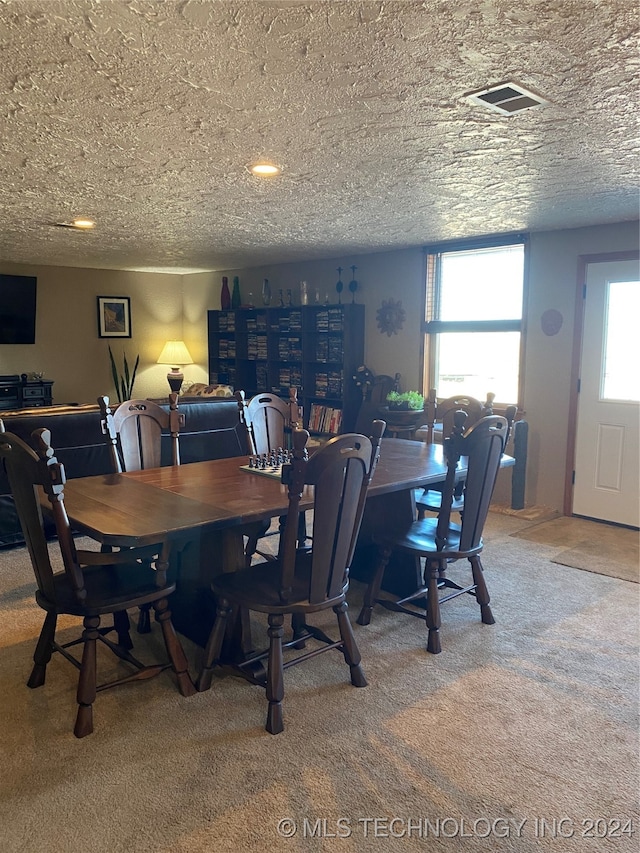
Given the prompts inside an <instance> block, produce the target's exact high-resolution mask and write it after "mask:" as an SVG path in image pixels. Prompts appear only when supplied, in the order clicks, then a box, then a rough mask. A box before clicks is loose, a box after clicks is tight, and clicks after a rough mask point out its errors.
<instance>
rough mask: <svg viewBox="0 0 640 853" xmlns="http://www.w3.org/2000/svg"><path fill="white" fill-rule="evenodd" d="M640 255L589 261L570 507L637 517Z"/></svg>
mask: <svg viewBox="0 0 640 853" xmlns="http://www.w3.org/2000/svg"><path fill="white" fill-rule="evenodd" d="M639 279H640V274H639V269H638V261H610V262H606V263H593V264H588V266H587V290H586V297H585V306H584V329H583V337H582V357H581V366H580V394H579V396H578V420H577V433H576V460H575V483H574V489H573V512H574V513H575V514H576V515H585V516H588V517H590V518H597V519H602V520H603V521H613V522H616V523H618V524H627V525H631V526H633V527H638V525H639V522H640V496H639V495H640V455H639V450H638V445H639V435H640V326H639V323H638V321H639V319H640V281H639Z"/></svg>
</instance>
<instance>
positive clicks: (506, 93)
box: [465, 83, 549, 115]
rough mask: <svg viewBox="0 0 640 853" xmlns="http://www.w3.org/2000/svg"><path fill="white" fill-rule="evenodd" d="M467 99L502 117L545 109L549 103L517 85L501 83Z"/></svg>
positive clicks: (472, 94)
mask: <svg viewBox="0 0 640 853" xmlns="http://www.w3.org/2000/svg"><path fill="white" fill-rule="evenodd" d="M465 98H466V99H467V100H468V101H471V103H472V104H480V105H481V106H483V107H487V108H488V109H490V110H493V111H494V112H496V113H502V115H513V114H514V113H521V112H522V111H523V110H528V109H531V107H544V106H546V105H547V104H548V103H549V101H545V99H544V98H541V97H540V95H534V93H533V92H529V91H528V90H527V89H525V88H524V87H523V86H519V85H518V84H517V83H499V84H498V85H496V86H490V87H489V88H488V89H478V91H477V92H470V93H469V94H468V95H465Z"/></svg>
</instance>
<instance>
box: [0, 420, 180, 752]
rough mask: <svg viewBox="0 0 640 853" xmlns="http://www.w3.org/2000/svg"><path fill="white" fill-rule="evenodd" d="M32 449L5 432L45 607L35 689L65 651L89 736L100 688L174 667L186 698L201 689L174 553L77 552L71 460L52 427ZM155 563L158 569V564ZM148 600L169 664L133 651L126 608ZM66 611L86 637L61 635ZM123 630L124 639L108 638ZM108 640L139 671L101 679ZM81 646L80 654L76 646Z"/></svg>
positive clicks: (3, 448) (81, 723) (80, 721)
mask: <svg viewBox="0 0 640 853" xmlns="http://www.w3.org/2000/svg"><path fill="white" fill-rule="evenodd" d="M32 442H33V448H31V447H29V446H28V445H27V444H26V442H24V441H22V439H20V438H18V437H17V436H16V435H13V434H12V433H10V432H2V433H0V459H2V461H3V463H4V465H5V468H6V471H7V476H8V479H9V483H10V485H11V491H12V494H13V497H14V500H15V503H16V508H17V511H18V517H19V519H20V524H21V527H22V531H23V534H24V538H25V541H26V544H27V548H28V551H29V556H30V558H31V564H32V566H33V570H34V573H35V577H36V581H37V585H38V588H37V590H36V602H37V604H38V605H39V606H40V607H41V608H42V609H43V610H45V611H46V614H47V615H46V616H45V620H44V625H43V627H42V631H41V633H40V638H39V640H38V643H37V645H36V650H35V653H34V656H33V660H34V666H33V670H32V672H31V675H30V677H29V680H28V682H27V684H28V686H29V687H33V688H35V687H41V686H42V685H43V684H44V683H45V677H46V670H47V664H48V663H49V661H50V660H51V656H52V654H53V652H59V653H60V654H61V655H62V656H63V657H64V658H66V659H67V660H68V661H69V662H70V663H72V664H73V665H74V666H75V667H76V668H77V669H78V670H79V676H78V689H77V701H78V711H77V716H76V723H75V728H74V734H75V735H76V737H79V738H80V737H84V736H85V735H88V734H91V732H92V731H93V702H94V700H95V697H96V693H97V691H100V690H103V689H106V688H107V687H115V686H116V685H118V684H125V683H129V682H131V681H137V680H145V679H148V678H151V677H152V676H155V675H158V674H159V673H161V672H162V671H163V670H165V669H167V668H169V667H170V668H171V669H172V670H173V672H174V674H175V676H176V678H177V681H178V688H179V690H180V692H181V693H182V695H183V696H191V695H193V694H194V693H195V687H194V685H193V682H192V681H191V678H190V677H189V673H188V670H187V659H186V657H185V654H184V651H183V649H182V646H181V645H180V642H179V640H178V638H177V636H176V633H175V631H174V628H173V624H172V622H171V614H170V611H169V605H168V600H167V599H168V596H169V595H171V593H172V592H173V591H174V589H175V583H169V582H168V581H167V563H168V551H167V548H166V546H164V545H163V544H162V543H157V544H155V545H152V546H149V547H142V548H131V549H129V550H126V551H119V552H117V553H113V554H107V553H103V552H97V551H83V550H76V546H75V542H74V538H73V535H72V532H71V530H70V527H69V520H68V518H67V513H66V510H65V506H64V485H65V474H64V466H63V465H62V464H61V463H59V462H58V461H57V459H56V457H55V453H54V450H53V449H52V447H51V433H50V431H49V430H48V429H39V430H36V431H35V432H34V433H33V434H32ZM39 487H41V488H42V489H43V490H44V492H45V494H46V496H47V499H48V502H49V505H50V509H51V513H52V514H53V517H54V520H55V525H56V533H57V537H58V544H59V546H60V552H61V554H62V560H63V565H64V571H61V572H54V571H53V567H52V564H51V560H50V555H49V550H48V547H47V540H46V536H45V531H44V524H43V513H42V509H41V506H40V503H39V501H38V498H37V492H36V490H37V489H38V488H39ZM154 565H155V568H154ZM143 604H149V605H150V606H153V608H154V610H155V615H156V619H157V620H158V621H159V622H160V625H161V626H162V633H163V636H164V642H165V646H166V649H167V654H168V656H169V662H167V663H158V664H155V665H150V666H145V665H144V664H142V663H141V662H140V661H139V660H138V659H137V658H135V657H134V656H133V655H132V654H131V651H130V650H131V649H132V647H133V644H132V642H131V636H130V633H129V619H128V615H127V610H128V609H129V608H130V607H136V606H140V605H143ZM60 614H68V615H71V616H78V617H80V618H81V619H82V620H83V631H82V636H81V637H79V638H77V639H75V640H72V641H71V642H67V643H64V644H59V643H58V642H57V641H56V639H55V633H56V624H57V618H58V616H59V615H60ZM106 614H113V622H114V624H113V627H104V628H102V627H100V621H101V617H102V616H104V615H106ZM114 630H115V631H116V633H117V641H116V642H113V641H112V640H111V639H109V638H108V637H107V634H108V633H110V632H111V631H114ZM98 642H101V643H103V644H104V645H106V646H107V647H108V648H110V649H111V651H112V652H114V653H115V654H116V655H117V657H118V658H120V659H121V660H123V661H126V662H127V663H129V664H131V666H132V672H130V673H129V674H128V675H125V676H123V677H121V678H118V679H116V680H114V681H111V682H109V683H106V684H101V685H98V684H97V672H96V670H97V667H96V647H97V643H98ZM76 645H80V646H81V647H82V657H81V659H80V660H78V659H77V657H75V656H74V655H72V654H71V652H70V651H69V648H71V647H73V646H76Z"/></svg>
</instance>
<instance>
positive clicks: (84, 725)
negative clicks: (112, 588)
mask: <svg viewBox="0 0 640 853" xmlns="http://www.w3.org/2000/svg"><path fill="white" fill-rule="evenodd" d="M83 625H84V631H83V632H82V642H83V643H84V647H83V649H82V662H81V664H80V677H79V678H78V693H77V699H78V714H77V716H76V725H75V728H74V730H73V733H74V735H75V736H76V737H78V738H80V737H85V736H86V735H90V734H91V732H92V731H93V703H94V701H95V698H96V640H97V639H98V637H99V631H98V628H99V626H100V617H99V616H85V617H84V621H83Z"/></svg>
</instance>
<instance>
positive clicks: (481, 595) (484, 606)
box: [469, 555, 496, 625]
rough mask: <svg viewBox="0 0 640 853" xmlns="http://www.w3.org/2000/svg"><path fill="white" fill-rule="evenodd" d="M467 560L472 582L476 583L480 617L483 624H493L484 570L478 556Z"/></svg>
mask: <svg viewBox="0 0 640 853" xmlns="http://www.w3.org/2000/svg"><path fill="white" fill-rule="evenodd" d="M469 562H470V563H471V571H472V572H473V582H474V584H475V585H476V601H477V602H478V604H479V605H480V618H481V619H482V621H483V622H484V624H485V625H495V622H496V620H495V619H494V618H493V613H492V612H491V608H490V607H489V602H490V601H491V598H490V596H489V590H488V589H487V584H486V583H485V580H484V571H483V569H482V563H481V562H480V557H478V556H477V555H476V556H475V557H470V558H469Z"/></svg>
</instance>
